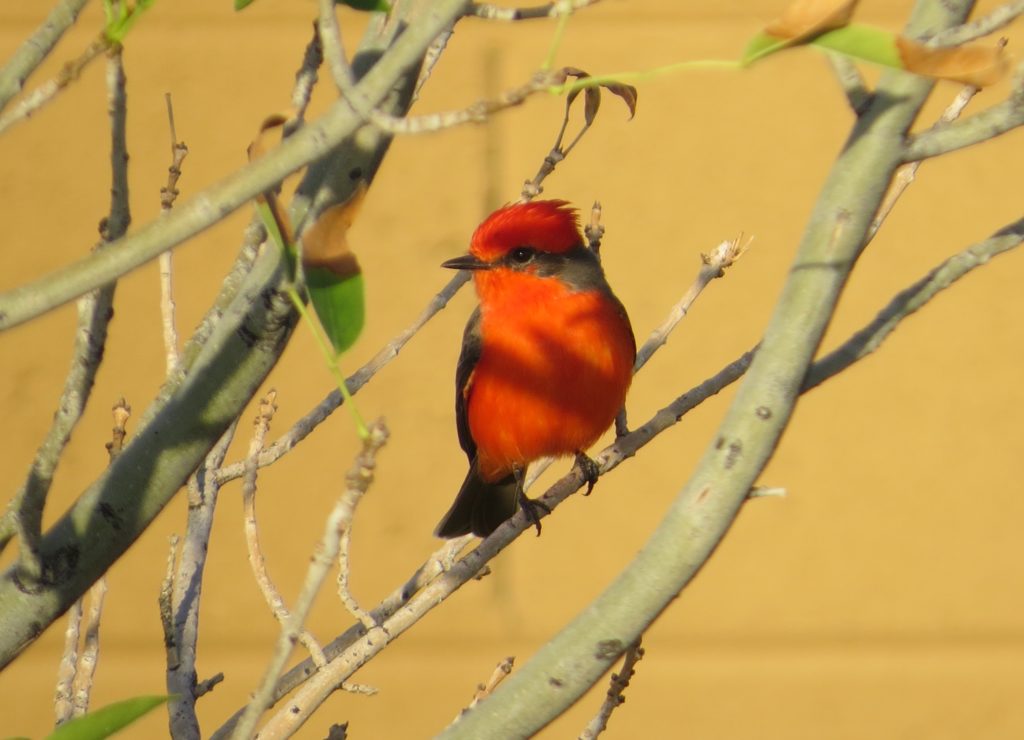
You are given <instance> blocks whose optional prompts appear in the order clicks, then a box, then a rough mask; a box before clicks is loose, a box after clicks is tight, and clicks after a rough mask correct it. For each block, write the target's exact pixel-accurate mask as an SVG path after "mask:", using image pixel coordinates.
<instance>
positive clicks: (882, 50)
mask: <svg viewBox="0 0 1024 740" xmlns="http://www.w3.org/2000/svg"><path fill="white" fill-rule="evenodd" d="M808 43H809V44H810V45H811V46H817V47H819V48H821V49H828V50H829V51H836V52H839V53H840V54H845V55H846V56H848V57H853V58H855V59H862V60H864V61H865V62H871V63H872V64H880V65H882V66H883V67H894V68H896V69H903V60H902V59H901V58H900V52H899V49H897V48H896V34H894V33H893V32H892V31H884V30H882V29H881V28H874V27H873V26H864V25H860V24H856V23H851V24H850V25H848V26H843V27H842V28H837V29H835V30H834V31H826V32H825V33H823V34H821V35H820V36H816V37H815V38H813V39H811V40H810V41H809V42H808Z"/></svg>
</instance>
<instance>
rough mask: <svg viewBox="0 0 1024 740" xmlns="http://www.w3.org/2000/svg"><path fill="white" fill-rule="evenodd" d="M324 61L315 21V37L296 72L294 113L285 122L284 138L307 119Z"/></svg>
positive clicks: (293, 88)
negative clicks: (310, 102) (307, 112)
mask: <svg viewBox="0 0 1024 740" xmlns="http://www.w3.org/2000/svg"><path fill="white" fill-rule="evenodd" d="M323 63H324V52H323V47H321V46H320V30H319V28H318V27H317V24H316V23H313V38H312V39H310V41H309V43H308V44H306V51H305V53H304V54H303V55H302V65H301V66H300V67H299V69H298V70H297V71H296V72H295V85H294V86H293V87H292V111H293V115H292V116H291V117H290V118H289V119H288V121H287V122H285V124H284V131H283V132H282V133H281V136H282V138H285V139H287V138H288V137H289V136H291V135H292V134H293V133H295V132H296V131H297V130H298V129H299V128H301V127H302V124H303V123H305V120H306V109H307V108H308V107H309V101H310V98H311V97H312V96H313V88H314V87H315V86H316V83H317V81H318V80H319V75H318V73H319V71H320V65H321V64H323Z"/></svg>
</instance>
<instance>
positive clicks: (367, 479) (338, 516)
mask: <svg viewBox="0 0 1024 740" xmlns="http://www.w3.org/2000/svg"><path fill="white" fill-rule="evenodd" d="M387 439H388V431H387V428H386V427H385V426H384V423H383V421H381V420H377V421H376V422H374V423H373V424H371V425H370V428H369V434H368V435H367V437H366V438H365V439H364V440H363V449H362V451H361V452H360V453H359V455H358V456H357V457H356V461H355V464H354V465H353V466H352V469H351V470H350V471H349V473H348V475H346V477H345V480H346V489H345V491H344V493H342V495H341V497H340V498H339V499H338V501H337V503H336V504H335V506H334V509H333V510H332V511H331V513H330V515H329V516H328V518H327V524H326V527H325V529H324V535H323V538H322V539H321V541H320V544H319V545H318V546H317V550H316V553H315V554H314V557H313V562H312V563H310V566H309V570H308V571H307V573H306V580H305V582H304V583H303V585H302V590H301V591H300V592H299V597H298V599H297V600H296V604H295V609H294V611H293V612H292V614H291V616H290V618H289V619H288V621H287V622H286V623H285V624H284V625H282V629H281V636H280V638H279V639H278V641H277V646H276V647H275V650H274V656H273V658H272V659H271V662H270V665H269V666H268V667H267V671H266V673H265V674H264V676H263V681H262V682H261V684H260V688H259V690H258V691H257V693H256V696H255V697H254V698H253V700H252V701H251V702H249V705H248V706H247V707H246V709H245V711H244V712H243V714H242V717H241V719H240V720H239V721H238V724H237V726H236V727H235V729H234V732H233V736H234V737H241V738H248V737H250V736H251V735H252V733H253V730H255V728H256V723H257V722H258V721H259V718H260V716H261V715H262V714H263V712H264V711H265V709H266V708H267V707H268V706H270V704H271V703H272V702H273V697H274V688H275V686H276V685H277V680H278V677H279V676H280V675H281V672H282V671H283V670H284V665H285V662H287V660H288V656H289V655H291V651H292V647H293V645H294V643H295V641H296V639H298V636H299V633H300V632H302V631H303V627H302V624H303V623H304V622H305V620H306V616H307V615H308V614H309V610H310V608H311V607H312V606H313V600H314V599H315V598H316V595H317V593H318V592H319V591H320V586H321V585H322V584H323V582H324V579H325V578H326V577H327V573H328V571H329V569H330V567H331V565H332V564H333V563H334V560H335V558H337V556H338V548H339V545H338V543H339V540H340V538H341V532H342V528H343V526H344V522H345V519H346V517H347V518H349V520H350V519H351V514H352V511H353V510H354V508H355V506H356V503H357V502H358V501H359V499H360V498H362V496H363V495H364V494H365V493H366V491H367V490H368V489H369V487H370V484H371V483H373V477H374V470H375V468H376V466H377V454H378V453H379V452H380V449H381V448H382V447H383V446H384V444H385V443H386V442H387ZM376 631H377V630H376V629H374V630H371V632H376ZM343 684H344V682H343V681H340V682H338V683H337V684H335V686H337V687H341V686H343ZM266 735H267V737H274V736H275V735H274V733H273V732H269V731H268V732H267V733H266Z"/></svg>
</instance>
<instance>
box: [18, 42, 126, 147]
mask: <svg viewBox="0 0 1024 740" xmlns="http://www.w3.org/2000/svg"><path fill="white" fill-rule="evenodd" d="M108 49H110V42H109V41H107V39H106V37H105V36H100V37H99V38H97V39H95V40H94V41H93V42H92V43H91V44H89V45H88V46H87V47H86V48H85V51H83V52H82V53H81V54H79V55H78V57H76V58H75V59H73V60H71V61H70V62H68V63H67V64H65V65H64V66H63V67H62V68H61V70H60V73H59V74H58V75H57V76H56V77H54V78H53V79H51V80H47V81H46V82H44V83H43V84H42V85H40V86H39V87H37V88H36V89H35V90H33V91H32V92H31V93H29V94H28V95H26V96H25V97H24V98H22V100H21V102H20V103H18V104H17V105H16V106H14V107H13V108H12V109H11V110H10V111H8V112H7V113H6V114H3V115H0V134H2V133H3V132H4V131H6V130H7V129H9V128H10V127H11V126H13V125H14V124H16V123H19V122H21V121H24V120H26V119H27V118H29V116H31V115H33V114H34V113H36V112H37V111H38V110H39V109H40V108H42V107H43V106H44V105H46V104H47V103H49V102H50V101H51V100H53V99H54V98H55V97H57V94H58V93H59V92H60V91H61V90H63V89H64V88H66V87H67V86H68V85H70V84H71V83H72V82H74V81H75V80H77V79H78V77H79V76H80V75H81V74H82V71H83V70H84V69H85V68H86V67H88V66H89V64H91V63H92V62H93V61H95V59H96V58H97V57H98V56H100V54H102V53H103V52H105V51H107V50H108Z"/></svg>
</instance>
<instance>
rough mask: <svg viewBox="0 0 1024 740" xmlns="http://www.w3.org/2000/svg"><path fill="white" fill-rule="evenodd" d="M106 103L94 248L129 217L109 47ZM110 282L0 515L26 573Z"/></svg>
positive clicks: (96, 294)
mask: <svg viewBox="0 0 1024 740" xmlns="http://www.w3.org/2000/svg"><path fill="white" fill-rule="evenodd" d="M107 109H108V113H109V116H110V129H111V154H110V161H111V195H110V212H109V214H108V215H107V216H106V217H105V218H104V219H103V220H102V221H101V223H100V233H101V235H102V237H103V242H101V243H100V244H99V245H97V246H96V248H95V249H96V250H97V251H99V250H102V249H103V248H104V247H105V245H106V244H108V243H109V242H111V241H113V240H115V239H118V238H120V237H121V236H123V235H124V233H125V231H127V229H128V224H129V223H130V221H131V214H130V211H129V209H128V167H127V163H128V151H127V145H126V134H125V116H126V110H127V108H126V100H125V78H124V68H123V66H122V64H121V54H120V52H113V53H111V55H110V59H109V61H108V63H107ZM114 288H115V284H110V285H107V286H105V287H103V288H99V289H97V290H96V291H93V292H91V293H89V294H88V295H86V296H85V297H83V298H82V299H81V300H80V301H79V302H78V328H77V330H76V333H75V340H74V348H73V357H72V360H71V369H70V370H69V371H68V375H67V377H66V378H65V381H64V389H63V391H62V392H61V397H60V401H59V403H58V405H57V412H56V413H55V414H54V419H53V424H52V425H51V427H50V430H49V432H48V433H47V436H46V438H45V439H44V440H43V443H42V444H41V445H40V447H39V450H38V451H37V452H36V457H35V459H34V460H33V461H32V467H31V468H30V469H29V473H28V476H27V478H26V481H25V483H24V484H23V486H22V487H21V489H20V490H19V491H18V493H17V495H16V496H15V497H14V499H13V500H12V501H11V503H10V504H9V505H8V509H7V512H6V513H5V515H4V517H3V519H2V520H0V552H2V551H3V549H4V547H5V546H6V545H7V543H8V542H9V541H10V540H11V538H12V537H13V536H15V535H17V536H18V538H19V545H20V561H19V568H21V569H22V572H23V573H24V574H25V576H26V578H30V579H34V578H38V577H39V575H40V572H41V570H40V569H41V567H42V566H41V564H40V563H39V557H38V543H39V537H40V530H41V526H42V514H43V507H44V505H45V503H46V497H47V494H48V493H49V490H50V485H51V484H52V482H53V475H54V472H55V471H56V468H57V464H58V462H59V461H60V457H61V454H62V453H63V451H64V447H65V446H66V445H67V442H68V440H69V439H70V437H71V432H72V431H73V430H74V428H75V426H76V425H77V424H78V420H79V419H80V418H81V416H82V413H83V412H84V410H85V405H86V403H87V401H88V400H89V396H90V394H91V392H92V387H93V383H94V382H95V380H96V373H97V371H98V369H99V365H100V362H101V361H102V359H103V349H104V347H105V345H106V341H107V328H108V325H109V323H110V318H111V315H112V312H113V300H114Z"/></svg>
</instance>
